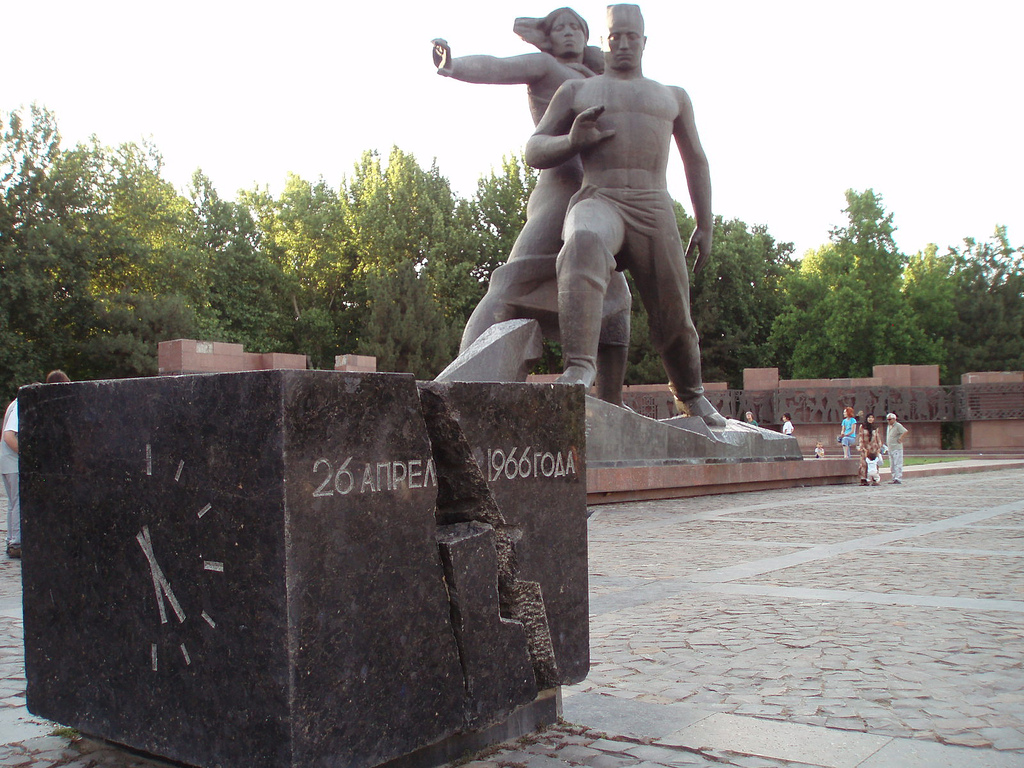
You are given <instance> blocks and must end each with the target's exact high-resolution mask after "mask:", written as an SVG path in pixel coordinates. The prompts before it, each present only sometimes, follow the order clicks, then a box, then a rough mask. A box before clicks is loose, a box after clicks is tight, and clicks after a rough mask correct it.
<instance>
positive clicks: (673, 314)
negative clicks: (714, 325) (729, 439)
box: [526, 4, 726, 426]
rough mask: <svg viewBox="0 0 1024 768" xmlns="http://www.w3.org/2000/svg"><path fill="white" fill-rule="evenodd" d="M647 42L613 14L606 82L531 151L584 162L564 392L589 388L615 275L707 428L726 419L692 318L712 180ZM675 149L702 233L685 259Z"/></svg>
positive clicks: (572, 96)
mask: <svg viewBox="0 0 1024 768" xmlns="http://www.w3.org/2000/svg"><path fill="white" fill-rule="evenodd" d="M646 43H647V38H646V37H645V36H644V20H643V16H642V15H641V14H640V9H639V8H638V7H637V6H635V5H626V4H623V5H610V6H608V36H607V38H606V39H605V48H604V51H605V54H604V55H605V71H604V74H603V75H599V76H598V77H591V78H586V79H580V80H568V81H566V82H565V83H564V84H563V85H562V86H561V87H560V88H559V89H558V91H557V92H556V93H555V95H554V98H553V99H552V100H551V104H550V105H549V106H548V109H547V112H546V113H545V114H544V117H543V118H542V119H541V121H540V123H539V124H538V125H537V130H536V132H535V133H534V135H533V136H532V137H531V138H530V141H529V142H528V143H527V145H526V161H527V163H529V164H530V165H532V166H533V167H535V168H542V169H543V168H551V167H554V166H556V165H558V164H560V163H564V162H565V161H566V160H568V159H569V158H571V157H574V156H576V155H579V157H580V159H581V161H582V162H583V184H582V186H581V188H580V191H579V192H578V193H577V194H576V195H575V196H574V197H573V199H572V201H570V203H569V212H568V214H567V215H566V218H565V226H564V228H563V230H562V239H563V240H564V243H565V244H564V245H563V246H562V250H561V252H560V253H559V254H558V259H557V261H556V272H557V276H558V320H559V327H560V335H561V339H562V351H563V354H564V356H565V361H564V373H563V374H562V377H561V378H560V379H559V380H560V381H564V382H569V383H576V382H579V383H582V384H585V385H586V386H588V387H589V386H590V384H591V382H593V380H594V376H595V370H596V369H595V360H596V356H597V344H598V339H599V336H600V320H601V308H602V306H603V303H604V295H605V291H606V290H607V288H608V284H609V282H610V280H611V276H612V274H614V272H615V271H616V270H618V271H623V270H627V269H628V270H629V272H630V274H631V275H632V276H633V280H634V282H635V283H636V287H637V290H638V292H639V293H640V298H641V300H642V301H643V303H644V307H646V308H647V313H648V317H649V321H650V329H651V342H652V343H653V345H654V348H655V349H657V350H658V353H659V354H660V355H661V359H662V363H663V364H664V366H665V370H666V372H667V373H668V378H669V384H670V386H671V387H672V390H673V392H674V393H675V396H676V398H677V399H678V400H679V402H680V403H681V404H682V407H683V410H684V411H686V412H687V413H689V414H690V415H692V416H699V417H701V418H703V419H704V421H705V422H707V423H708V424H710V425H712V426H725V424H726V421H725V419H724V418H723V417H722V416H721V415H720V414H719V413H718V411H717V410H715V408H714V406H712V405H711V403H710V402H709V401H708V399H707V398H706V397H704V385H703V382H702V380H701V366H700V347H699V344H698V339H697V331H696V329H695V328H694V326H693V320H692V319H691V317H690V283H689V276H688V275H687V271H686V257H688V256H691V255H695V256H696V260H695V262H694V267H693V268H694V271H695V272H696V271H698V270H699V269H700V268H701V267H703V266H704V264H705V263H706V262H707V260H708V257H709V256H710V255H711V234H712V227H713V223H714V222H713V220H712V214H711V180H710V178H711V177H710V174H709V172H708V161H707V157H706V156H705V154H704V150H703V148H702V147H701V144H700V139H699V138H698V137H697V127H696V124H695V122H694V118H693V106H692V105H691V103H690V97H689V96H687V94H686V91H684V90H683V89H682V88H676V87H674V86H665V85H662V84H661V83H658V82H655V81H654V80H649V79H647V78H646V77H644V76H643V72H642V70H641V66H640V63H641V59H642V58H643V52H644V47H645V45H646ZM672 139H675V142H676V146H677V147H678V149H679V154H680V155H681V156H682V159H683V165H684V166H685V168H686V180H687V186H688V188H689V191H690V201H691V203H692V204H693V211H694V217H695V218H696V220H697V228H696V229H695V230H694V232H693V236H692V237H691V238H690V243H689V246H688V247H687V249H686V250H685V252H684V250H683V245H682V241H681V240H680V239H679V229H678V226H677V224H676V218H675V207H674V203H673V201H672V198H671V197H670V196H669V194H668V183H667V179H666V176H665V172H666V169H667V167H668V156H669V147H670V141H671V140H672Z"/></svg>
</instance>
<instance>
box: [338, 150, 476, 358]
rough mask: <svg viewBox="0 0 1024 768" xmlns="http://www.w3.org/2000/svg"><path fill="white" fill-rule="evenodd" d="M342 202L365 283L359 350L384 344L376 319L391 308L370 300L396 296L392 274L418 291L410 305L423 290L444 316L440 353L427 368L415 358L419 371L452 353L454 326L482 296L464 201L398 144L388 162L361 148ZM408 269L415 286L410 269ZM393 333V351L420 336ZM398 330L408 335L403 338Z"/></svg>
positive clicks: (399, 355)
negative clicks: (389, 285)
mask: <svg viewBox="0 0 1024 768" xmlns="http://www.w3.org/2000/svg"><path fill="white" fill-rule="evenodd" d="M343 200H344V209H345V221H346V224H347V226H348V227H349V230H350V231H351V233H352V241H351V246H350V247H351V249H352V251H353V253H354V256H355V259H356V262H357V268H356V276H357V277H361V278H363V280H364V287H365V294H364V297H365V304H364V311H365V313H366V314H365V315H364V319H363V323H362V331H361V333H360V348H361V349H364V350H366V349H371V348H374V349H376V348H382V349H383V348H384V347H381V344H382V340H381V337H380V335H379V334H380V330H381V329H380V326H379V325H378V324H377V323H378V319H379V318H380V317H384V316H388V315H389V313H390V311H391V310H389V309H384V308H380V307H376V306H375V303H376V302H379V301H381V300H382V297H390V296H392V295H393V294H392V292H391V291H385V290H384V288H383V285H382V283H384V282H386V281H387V280H388V279H389V276H390V277H391V278H393V279H394V280H395V281H396V285H401V286H405V287H409V288H410V289H412V290H415V292H416V296H410V298H409V301H410V307H417V306H422V305H421V303H420V298H418V296H419V294H421V293H422V294H424V295H425V296H427V297H429V298H430V301H431V302H432V304H433V305H434V306H436V307H437V309H438V311H440V312H441V314H442V316H443V318H444V323H443V328H444V329H445V330H439V331H438V333H439V334H440V335H439V337H438V342H439V343H441V344H443V345H444V349H445V351H444V353H443V354H442V353H440V352H438V353H437V355H435V354H434V353H430V354H427V355H426V357H425V358H423V359H424V360H427V359H429V360H433V361H434V362H433V363H431V364H430V365H428V366H427V367H426V368H424V367H423V365H421V364H420V363H417V365H420V369H421V370H427V369H428V368H430V367H431V366H433V367H436V366H437V361H439V360H440V359H441V358H446V361H447V360H451V359H452V358H454V356H455V354H456V352H457V350H458V337H457V330H461V328H462V326H463V325H464V324H465V322H466V319H467V318H468V317H469V314H470V312H472V310H473V308H474V307H475V306H476V303H477V302H478V301H479V299H480V297H481V296H482V295H483V286H482V285H481V284H480V281H479V279H478V275H479V269H480V261H479V250H480V249H479V241H480V238H479V235H478V234H477V232H476V231H475V230H474V228H473V219H472V210H471V209H470V207H469V205H468V204H467V203H466V202H465V201H463V200H458V199H456V197H455V196H454V195H453V194H452V191H451V186H450V185H449V183H448V181H447V180H446V179H445V178H444V177H442V176H441V175H440V172H439V171H438V170H437V167H436V165H434V166H431V168H430V169H429V170H424V169H423V168H421V167H420V166H419V164H418V163H417V162H416V159H415V158H414V157H413V156H412V155H409V154H406V153H404V152H402V151H401V150H399V149H398V148H397V147H395V148H392V150H391V154H390V155H389V157H388V163H387V166H386V167H385V166H383V165H382V164H381V161H380V157H379V156H378V155H377V154H376V153H374V152H366V153H364V154H363V157H362V159H361V161H360V162H359V163H358V164H357V166H356V169H355V173H354V174H353V176H352V178H351V179H348V180H347V181H346V182H345V184H344V185H343ZM410 267H411V268H412V270H413V274H414V276H415V279H416V282H415V283H414V282H412V279H411V278H410V276H409V273H408V270H409V268H410ZM413 286H415V288H413ZM387 300H389V301H390V300H391V299H390V298H387ZM403 312H404V310H403ZM374 313H376V314H374ZM414 314H415V313H414ZM403 316H404V315H403ZM452 329H457V330H452ZM392 333H393V334H396V337H395V339H394V340H393V341H394V348H395V349H397V350H411V349H413V348H414V347H416V346H417V345H419V339H420V333H419V331H418V330H415V329H414V328H413V326H412V325H410V324H405V323H400V324H398V325H396V326H394V327H393V328H392ZM403 333H410V334H411V335H410V336H409V337H408V338H403V337H402V336H401V334H403ZM387 356H388V357H389V358H390V359H393V360H405V359H408V360H415V359H416V357H415V355H413V353H412V352H411V351H410V352H408V353H405V352H403V353H395V354H392V353H390V352H388V353H387ZM438 356H439V357H438ZM399 364H400V363H398V362H394V363H389V365H391V366H394V365H399ZM393 369H394V368H393ZM439 370H440V368H437V371H439ZM437 371H434V372H435V373H436V372H437Z"/></svg>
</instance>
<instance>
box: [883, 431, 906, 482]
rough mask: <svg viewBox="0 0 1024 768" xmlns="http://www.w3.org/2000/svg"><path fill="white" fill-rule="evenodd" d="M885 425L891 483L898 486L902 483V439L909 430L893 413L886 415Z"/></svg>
mask: <svg viewBox="0 0 1024 768" xmlns="http://www.w3.org/2000/svg"><path fill="white" fill-rule="evenodd" d="M885 424H886V430H885V448H886V450H887V451H888V452H889V466H890V467H892V481H893V483H894V484H895V485H900V484H901V483H902V482H903V438H904V437H905V436H906V434H907V433H908V432H909V431H910V430H909V429H907V428H906V427H904V426H903V425H902V424H900V423H899V422H898V421H897V420H896V414H895V413H890V414H887V415H886V417H885Z"/></svg>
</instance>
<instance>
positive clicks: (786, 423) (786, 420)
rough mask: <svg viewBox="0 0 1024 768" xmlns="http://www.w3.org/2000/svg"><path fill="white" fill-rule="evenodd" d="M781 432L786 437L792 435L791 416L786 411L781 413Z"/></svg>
mask: <svg viewBox="0 0 1024 768" xmlns="http://www.w3.org/2000/svg"><path fill="white" fill-rule="evenodd" d="M782 434H784V435H786V437H792V436H793V417H792V416H790V415H789V414H788V413H784V414H782Z"/></svg>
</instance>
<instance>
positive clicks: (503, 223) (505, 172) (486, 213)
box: [471, 155, 538, 283]
mask: <svg viewBox="0 0 1024 768" xmlns="http://www.w3.org/2000/svg"><path fill="white" fill-rule="evenodd" d="M537 175H538V174H537V171H535V170H534V169H533V168H531V167H530V166H528V165H527V164H526V162H525V160H523V157H522V155H511V156H505V157H503V158H502V159H501V173H500V174H499V173H497V172H495V171H494V170H493V169H492V170H491V173H490V174H489V175H487V176H484V177H482V178H481V179H480V181H479V182H478V183H477V188H476V196H475V197H474V199H473V201H472V203H471V207H472V212H473V217H474V224H475V227H476V230H477V232H479V233H480V235H481V237H480V257H479V260H478V267H477V270H476V271H475V273H474V277H475V278H476V279H477V280H478V281H479V282H480V283H486V282H487V281H488V280H489V279H490V277H491V272H493V271H494V270H495V269H497V268H498V267H500V266H501V265H502V264H504V263H505V261H506V259H508V255H509V254H510V253H511V252H512V246H513V245H515V242H516V238H517V237H519V233H520V231H522V229H523V227H524V226H525V225H526V204H527V202H528V201H529V199H530V194H531V193H532V192H533V188H534V187H535V186H537Z"/></svg>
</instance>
